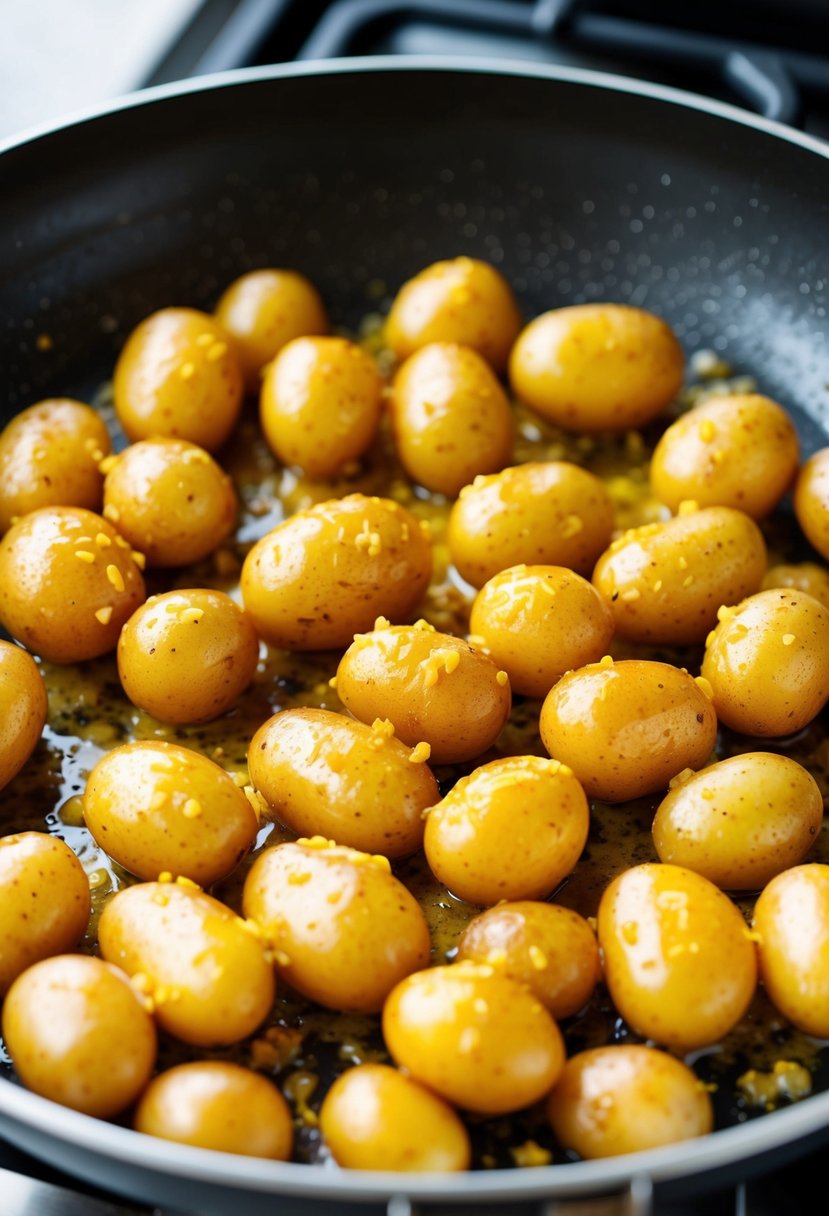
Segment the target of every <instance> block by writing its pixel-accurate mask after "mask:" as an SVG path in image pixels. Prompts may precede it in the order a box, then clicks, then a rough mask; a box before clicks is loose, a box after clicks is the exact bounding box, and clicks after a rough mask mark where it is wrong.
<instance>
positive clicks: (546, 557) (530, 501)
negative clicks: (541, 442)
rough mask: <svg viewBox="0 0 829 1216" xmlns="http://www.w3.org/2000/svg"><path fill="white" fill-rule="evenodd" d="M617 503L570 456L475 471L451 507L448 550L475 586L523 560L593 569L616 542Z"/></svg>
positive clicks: (578, 570)
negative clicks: (495, 470)
mask: <svg viewBox="0 0 829 1216" xmlns="http://www.w3.org/2000/svg"><path fill="white" fill-rule="evenodd" d="M612 532H613V506H612V504H611V502H610V499H609V497H608V495H607V491H606V490H605V488H604V486H603V485H602V483H601V482H600V481H599V479H598V477H594V476H593V474H592V473H588V472H587V471H586V470H585V469H581V468H579V466H578V465H576V464H568V463H567V462H566V461H559V460H550V461H546V462H543V463H542V462H531V463H529V464H521V465H516V466H514V467H513V468H510V469H503V470H502V472H500V473H495V474H493V475H492V476H490V477H483V476H481V477H476V478H475V481H474V482H473V483H472V485H470V486H464V488H463V489H462V490H461V492H460V496H459V497H458V500H457V502H456V503H455V505H454V506H453V507H452V511H451V513H450V515H449V529H448V533H447V540H448V543H449V553H450V555H451V558H452V561H453V562H454V563H455V565H456V567H457V569H458V571H459V572H460V574H462V575H463V577H464V578H465V579H466V581H467V582H468V583H471V584H472V586H473V587H482V586H483V584H484V583H485V582H486V581H487V579H490V578H493V577H494V575H496V574H499V573H500V572H501V571H502V570H506V569H507V568H508V567H509V566H518V565H520V564H521V563H526V564H527V565H530V564H533V563H534V564H536V565H538V564H541V565H550V566H566V567H567V568H568V569H570V570H575V571H576V573H577V574H583V575H587V576H588V577H589V575H590V572H591V571H592V569H593V565H594V563H595V561H596V558H597V557H598V556H599V554H600V553H601V552H602V551H603V550H604V549H606V548H607V546H608V545H609V544H610V537H611V535H612Z"/></svg>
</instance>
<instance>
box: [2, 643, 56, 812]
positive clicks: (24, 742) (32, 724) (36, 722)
mask: <svg viewBox="0 0 829 1216" xmlns="http://www.w3.org/2000/svg"><path fill="white" fill-rule="evenodd" d="M48 708H49V705H48V700H47V696H46V685H45V683H44V681H43V676H42V675H41V674H40V668H39V667H38V666H37V664H36V663H35V661H34V659H33V658H32V656H31V655H30V654H27V653H26V651H25V650H21V649H20V647H19V646H15V645H13V643H11V642H3V641H0V790H1V789H2V788H3V787H4V786H5V785H8V784H9V782H10V781H11V779H12V777H16V776H17V774H18V773H19V772H20V770H21V769H22V767H23V765H24V764H25V763H26V761H27V760H28V759H29V756H31V754H32V752H33V751H34V749H35V748H36V747H37V744H38V741H39V739H40V736H41V734H42V733H43V727H44V726H45V725H46V714H47V712H48Z"/></svg>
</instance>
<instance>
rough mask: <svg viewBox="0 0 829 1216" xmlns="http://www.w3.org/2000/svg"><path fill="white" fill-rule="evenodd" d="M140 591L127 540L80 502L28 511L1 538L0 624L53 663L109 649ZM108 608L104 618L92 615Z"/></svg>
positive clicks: (140, 582)
mask: <svg viewBox="0 0 829 1216" xmlns="http://www.w3.org/2000/svg"><path fill="white" fill-rule="evenodd" d="M78 552H80V553H82V554H85V555H86V558H84V559H81V558H79V557H78V556H77V554H78ZM89 557H91V558H92V560H91V561H89V560H88V558H89ZM144 596H145V589H144V579H143V578H142V577H141V572H140V570H139V569H138V566H137V565H136V563H135V560H134V559H133V556H132V554H131V552H130V547H129V545H128V544H127V542H126V541H125V540H124V538H123V537H122V536H120V534H119V533H117V532H116V531H115V529H114V528H113V526H112V524H111V523H110V522H109V521H108V520H106V519H104V518H103V517H102V516H100V515H95V514H94V513H93V512H92V511H85V510H84V509H83V508H82V507H43V508H42V509H41V510H39V511H32V512H31V514H29V515H24V516H23V518H22V519H21V520H20V521H19V522H18V523H16V524H13V525H12V527H11V528H9V530H8V532H7V533H6V535H5V536H4V537H3V540H2V541H0V623H2V624H3V625H4V626H5V628H6V629H7V630H8V631H9V633H10V634H11V635H12V637H14V638H16V639H17V641H19V642H20V643H22V645H24V646H26V647H27V648H28V649H29V650H32V651H34V653H35V654H38V655H40V656H41V658H43V659H48V660H49V661H50V662H52V663H78V662H81V661H82V660H84V659H94V658H96V657H97V656H98V655H101V654H106V653H107V652H108V651H110V650H114V649H115V645H116V643H117V641H118V635H119V633H120V632H121V626H122V625H123V624H124V622H125V621H126V620H127V619H128V618H129V617H130V616H131V615H132V613H133V612H134V611H135V609H136V608H137V607H138V605H139V604H141V603H143V602H144ZM107 611H109V615H108V616H106V618H105V619H101V618H99V617H97V616H96V613H97V612H103V613H106V612H107Z"/></svg>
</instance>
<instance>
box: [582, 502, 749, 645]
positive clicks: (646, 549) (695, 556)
mask: <svg viewBox="0 0 829 1216" xmlns="http://www.w3.org/2000/svg"><path fill="white" fill-rule="evenodd" d="M766 560H767V556H766V544H765V541H764V540H763V535H762V533H761V531H760V529H759V528H758V527H757V525H756V524H755V523H754V521H753V520H752V519H750V518H749V517H748V515H745V514H743V512H742V511H735V510H733V509H732V508H730V507H708V508H707V509H705V510H702V511H695V512H694V513H693V514H689V515H680V516H677V517H676V518H675V519H669V520H668V521H667V522H666V523H653V524H645V526H644V527H642V528H632V529H631V530H630V531H629V532H625V533H624V535H623V536H621V537H620V538H619V539H618V540H615V541H614V542H613V544H612V545H611V546H610V548H609V549H608V550H607V551H606V552H605V553H603V554H602V556H601V557H600V558H599V560H598V562H597V563H596V569H595V570H594V571H593V585H594V586H595V587H596V588H597V589H598V590H599V591H600V592H601V594H602V595H603V596H604V598H605V601H606V602H607V604H608V605H609V607H610V610H611V612H612V614H613V621H614V623H615V626H616V632H617V633H618V634H619V636H620V637H623V638H629V639H630V640H631V641H634V642H657V643H663V644H666V645H679V646H682V645H686V644H690V643H692V642H701V641H703V640H704V639H705V636H706V634H707V633H708V631H709V630H710V629H711V627H712V626H713V625H714V624H715V623H716V620H717V610H718V608H719V607H720V605H722V604H736V603H738V601H739V600H741V599H743V597H744V596H746V595H752V594H753V593H754V592H755V591H759V589H760V583H761V581H762V578H763V575H764V573H765V570H766Z"/></svg>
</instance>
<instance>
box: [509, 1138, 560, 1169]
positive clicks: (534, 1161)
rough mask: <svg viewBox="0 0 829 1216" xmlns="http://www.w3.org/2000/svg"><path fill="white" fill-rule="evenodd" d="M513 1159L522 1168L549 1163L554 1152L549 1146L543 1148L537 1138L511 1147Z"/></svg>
mask: <svg viewBox="0 0 829 1216" xmlns="http://www.w3.org/2000/svg"><path fill="white" fill-rule="evenodd" d="M510 1154H511V1155H512V1159H513V1161H514V1162H515V1164H516V1165H517V1166H519V1167H520V1168H522V1169H527V1168H532V1167H533V1166H538V1165H549V1164H550V1162H551V1161H552V1159H553V1154H552V1153H551V1152H550V1150H549V1149H548V1148H542V1147H541V1145H540V1144H537V1143H536V1142H535V1140H526V1141H525V1142H524V1143H523V1144H519V1145H517V1146H516V1147H515V1148H511V1149H510Z"/></svg>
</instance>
